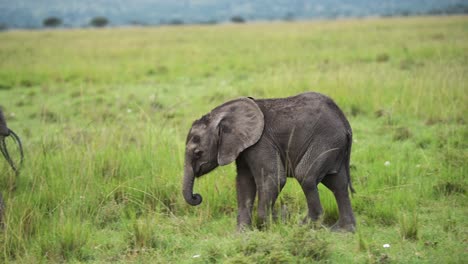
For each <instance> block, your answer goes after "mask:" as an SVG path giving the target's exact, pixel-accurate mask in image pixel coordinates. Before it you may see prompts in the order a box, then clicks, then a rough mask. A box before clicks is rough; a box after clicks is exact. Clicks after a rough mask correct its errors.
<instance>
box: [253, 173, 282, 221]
mask: <svg viewBox="0 0 468 264" xmlns="http://www.w3.org/2000/svg"><path fill="white" fill-rule="evenodd" d="M262 171H263V170H262ZM257 179H258V180H257ZM256 180H257V189H258V225H259V227H260V228H262V227H264V226H266V225H267V224H268V223H269V220H270V217H272V218H275V212H274V205H275V202H276V199H277V198H278V195H279V193H280V192H281V190H282V189H283V187H284V185H285V183H286V176H285V175H283V174H282V173H281V171H271V172H270V173H265V172H264V171H263V172H261V173H260V177H258V178H256Z"/></svg>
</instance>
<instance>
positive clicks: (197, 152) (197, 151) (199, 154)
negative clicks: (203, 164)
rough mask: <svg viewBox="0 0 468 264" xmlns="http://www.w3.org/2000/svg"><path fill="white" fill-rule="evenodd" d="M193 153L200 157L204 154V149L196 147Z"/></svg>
mask: <svg viewBox="0 0 468 264" xmlns="http://www.w3.org/2000/svg"><path fill="white" fill-rule="evenodd" d="M193 154H194V155H195V157H197V158H200V157H201V155H202V154H203V151H201V150H199V149H195V151H193Z"/></svg>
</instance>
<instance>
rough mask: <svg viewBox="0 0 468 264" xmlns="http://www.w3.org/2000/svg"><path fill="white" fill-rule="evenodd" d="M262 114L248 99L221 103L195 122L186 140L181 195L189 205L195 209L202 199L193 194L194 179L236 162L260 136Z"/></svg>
mask: <svg viewBox="0 0 468 264" xmlns="http://www.w3.org/2000/svg"><path fill="white" fill-rule="evenodd" d="M263 126H264V120H263V113H262V111H261V110H260V108H259V107H258V105H257V104H256V103H255V102H254V101H253V100H252V99H250V98H240V99H236V100H233V101H229V102H227V103H224V104H222V105H220V106H218V107H216V108H215V109H213V110H212V111H211V112H210V113H209V114H207V115H205V116H203V117H202V118H200V119H199V120H196V121H195V122H193V124H192V128H191V129H190V132H189V134H188V136H187V141H186V148H185V164H184V182H183V195H184V198H185V201H187V203H189V204H190V205H199V204H200V203H201V202H202V197H201V195H199V194H193V183H194V180H195V177H200V176H202V175H204V174H207V173H208V172H210V171H212V170H213V169H215V168H216V167H218V166H219V165H221V166H223V165H226V164H229V163H231V162H233V161H234V160H236V158H237V156H238V155H239V154H240V153H241V152H242V151H243V150H245V149H246V148H248V147H250V146H252V145H253V144H255V143H256V142H257V141H258V140H259V139H260V137H261V135H262V133H263Z"/></svg>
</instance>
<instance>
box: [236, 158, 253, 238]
mask: <svg viewBox="0 0 468 264" xmlns="http://www.w3.org/2000/svg"><path fill="white" fill-rule="evenodd" d="M236 165H237V178H236V187H237V208H238V213H237V229H238V230H239V231H242V230H243V229H244V228H246V227H250V226H251V225H252V208H253V204H254V201H255V195H256V193H257V186H256V185H255V180H254V178H253V176H252V173H251V172H250V170H249V168H248V167H247V164H246V163H245V162H244V161H243V160H242V159H238V160H237V162H236Z"/></svg>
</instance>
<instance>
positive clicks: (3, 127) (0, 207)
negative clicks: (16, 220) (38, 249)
mask: <svg viewBox="0 0 468 264" xmlns="http://www.w3.org/2000/svg"><path fill="white" fill-rule="evenodd" d="M8 135H10V130H9V129H8V127H7V124H6V120H5V116H4V115H3V112H2V110H1V109H0V137H7V136H8ZM4 209H5V204H4V202H3V196H2V193H1V192H0V228H2V227H3V211H4Z"/></svg>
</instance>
